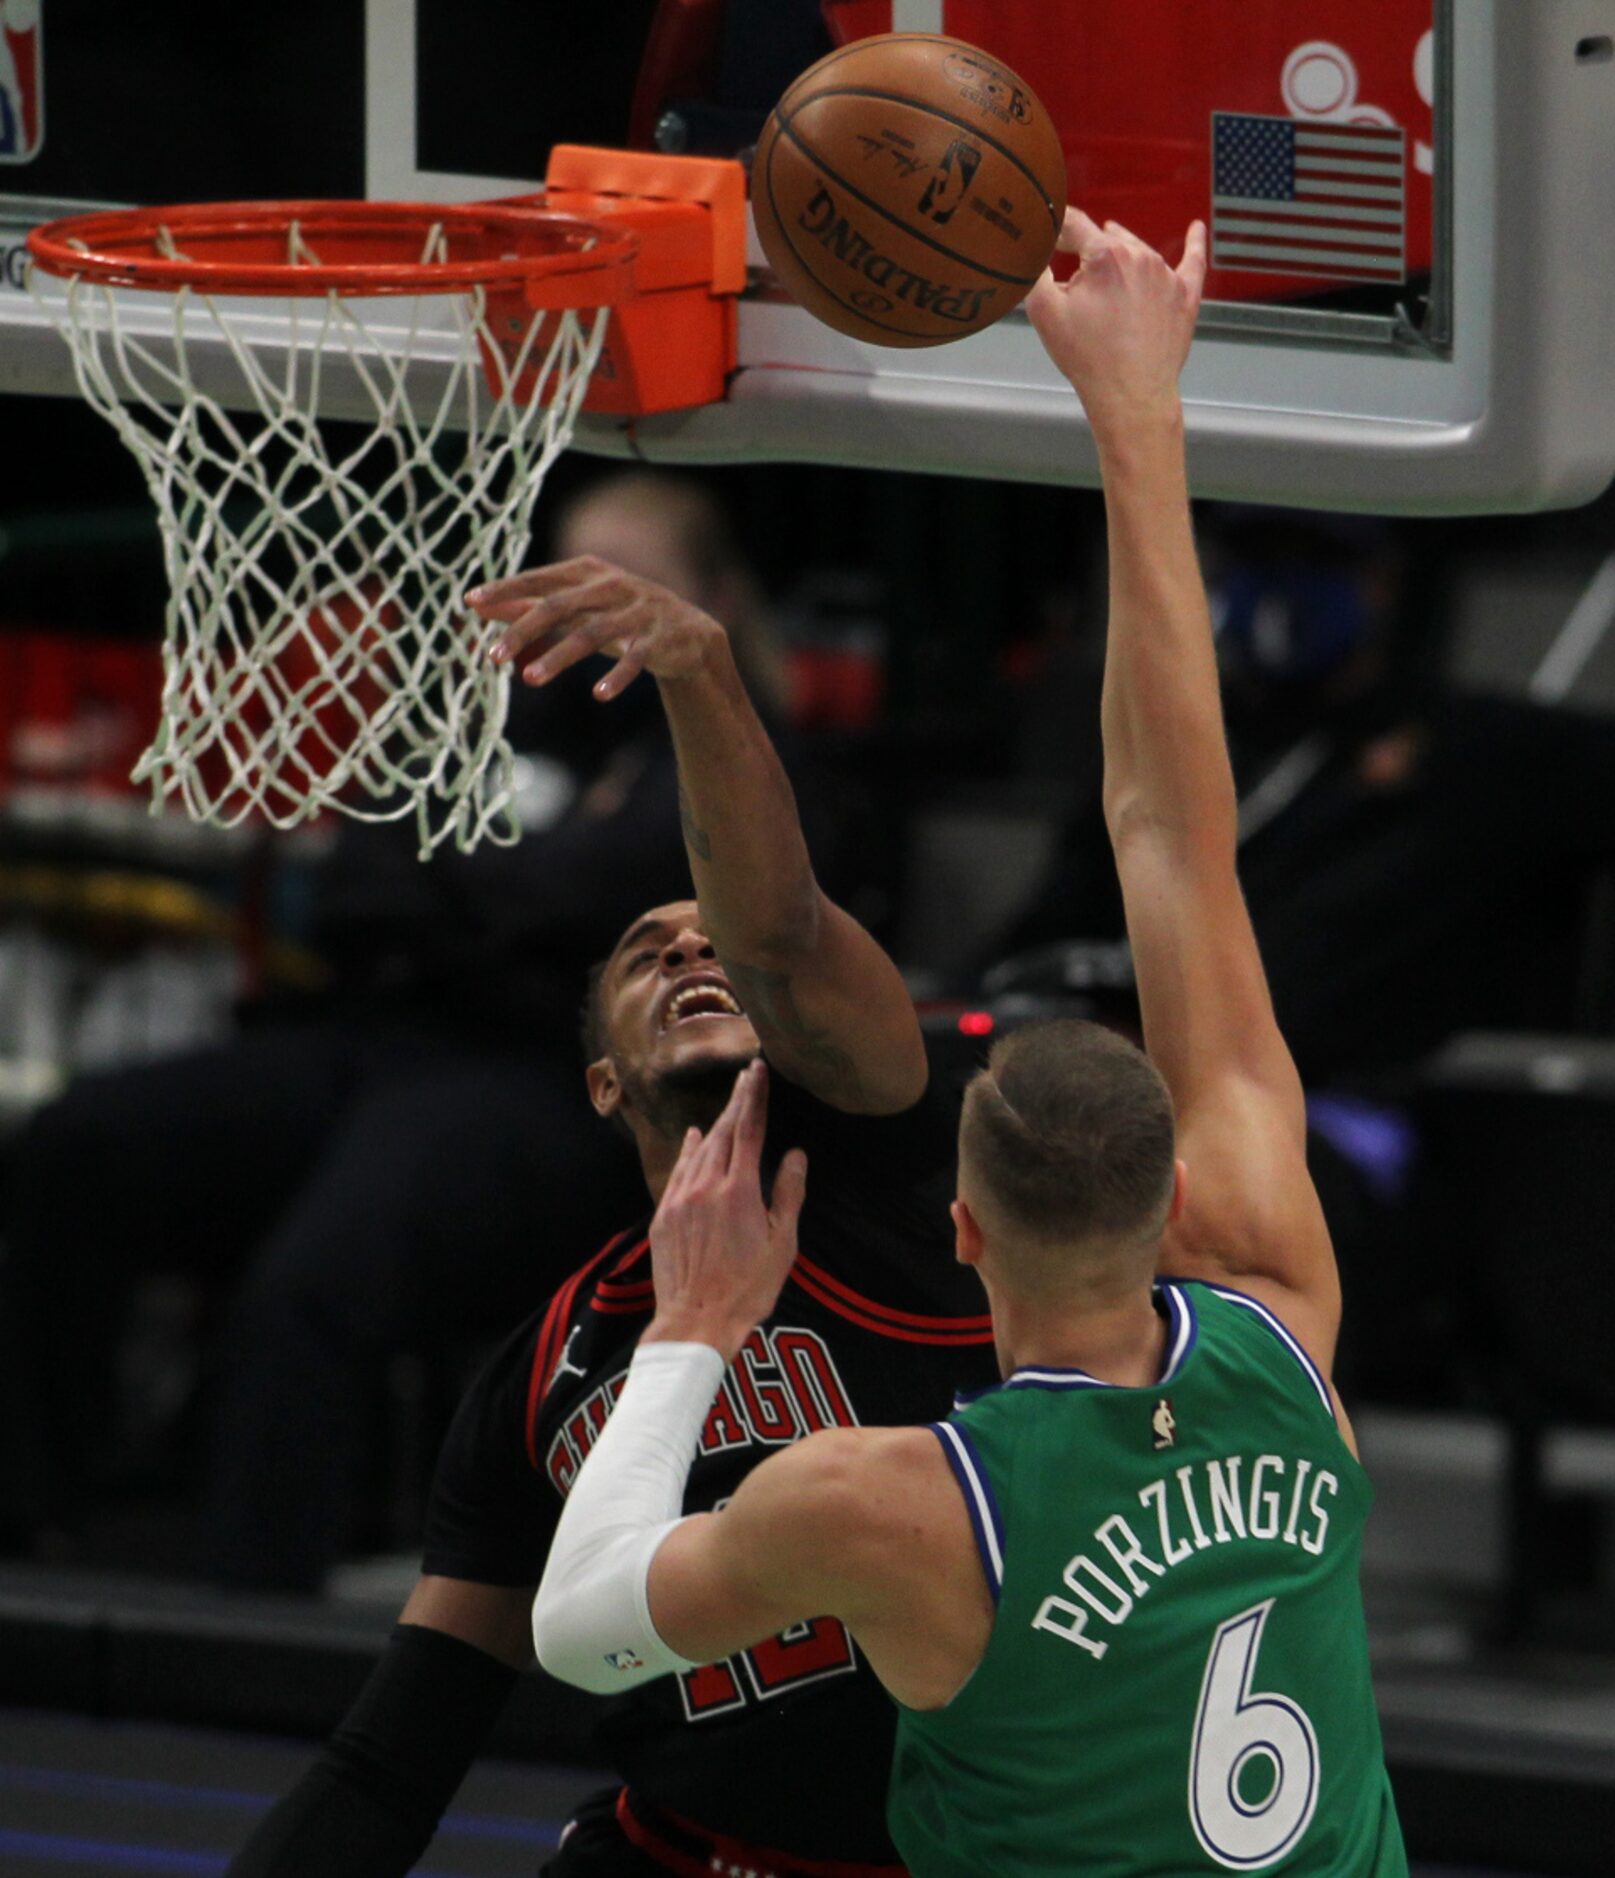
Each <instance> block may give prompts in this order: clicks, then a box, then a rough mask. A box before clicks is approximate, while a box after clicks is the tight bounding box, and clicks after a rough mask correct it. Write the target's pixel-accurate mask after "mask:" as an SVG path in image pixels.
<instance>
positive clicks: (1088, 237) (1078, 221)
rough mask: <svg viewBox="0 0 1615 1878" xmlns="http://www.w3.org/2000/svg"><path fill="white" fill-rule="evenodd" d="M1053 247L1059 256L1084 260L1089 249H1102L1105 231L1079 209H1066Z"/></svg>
mask: <svg viewBox="0 0 1615 1878" xmlns="http://www.w3.org/2000/svg"><path fill="white" fill-rule="evenodd" d="M1054 245H1055V248H1056V249H1057V250H1058V251H1059V252H1060V253H1061V254H1077V255H1081V256H1082V258H1083V259H1084V260H1086V259H1087V258H1088V251H1089V250H1090V249H1093V248H1098V249H1103V247H1104V245H1105V231H1104V230H1103V229H1102V228H1101V227H1100V226H1099V224H1098V223H1097V222H1096V221H1094V220H1093V218H1092V217H1091V216H1087V215H1084V214H1083V212H1082V210H1081V209H1078V208H1068V209H1067V210H1066V212H1065V220H1064V221H1063V222H1062V223H1061V225H1060V234H1059V238H1058V239H1057V240H1056V242H1055V244H1054Z"/></svg>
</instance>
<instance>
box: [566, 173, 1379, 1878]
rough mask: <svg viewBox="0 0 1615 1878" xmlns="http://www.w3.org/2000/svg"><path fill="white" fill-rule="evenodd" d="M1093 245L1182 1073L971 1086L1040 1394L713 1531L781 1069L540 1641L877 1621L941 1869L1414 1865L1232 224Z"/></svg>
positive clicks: (588, 1674) (1100, 411)
mask: <svg viewBox="0 0 1615 1878" xmlns="http://www.w3.org/2000/svg"><path fill="white" fill-rule="evenodd" d="M1064 241H1065V243H1066V245H1067V246H1068V247H1070V248H1074V249H1075V251H1076V253H1077V254H1078V256H1079V257H1080V267H1079V269H1078V272H1077V273H1076V275H1075V276H1074V278H1073V280H1072V281H1071V282H1070V284H1069V285H1068V286H1065V287H1061V286H1059V285H1057V284H1056V283H1055V282H1054V281H1053V279H1052V278H1051V277H1045V279H1044V280H1043V281H1042V282H1041V283H1040V284H1039V286H1038V287H1037V288H1036V289H1035V290H1034V292H1033V294H1032V296H1031V299H1030V300H1029V302H1028V306H1029V312H1030V315H1031V318H1032V321H1033V323H1034V325H1035V326H1036V328H1037V330H1038V332H1039V334H1040V336H1041V337H1042V339H1043V342H1044V344H1045V346H1046V348H1047V349H1048V351H1049V353H1050V355H1051V357H1052V358H1053V359H1054V360H1055V362H1056V364H1057V365H1059V366H1060V368H1061V369H1062V370H1063V371H1064V372H1065V373H1066V375H1067V376H1068V377H1069V379H1070V381H1071V383H1072V385H1073V386H1074V387H1075V389H1076V391H1077V392H1078V394H1079V396H1080V397H1081V398H1082V401H1083V406H1084V409H1085V410H1086V412H1087V415H1088V418H1089V421H1090V423H1091V425H1092V427H1093V432H1094V436H1095V439H1096V442H1097V444H1098V448H1099V455H1100V461H1101V466H1102V470H1103V475H1104V483H1105V493H1106V508H1107V516H1108V523H1109V541H1110V582H1111V614H1110V628H1109V647H1108V655H1107V665H1106V673H1105V684H1104V694H1103V706H1102V723H1103V734H1104V745H1105V807H1106V812H1107V819H1108V824H1109V828H1110V832H1111V840H1112V843H1113V846H1114V849H1115V854H1116V861H1117V866H1118V870H1119V873H1120V877H1121V882H1122V889H1123V895H1124V898H1125V902H1126V908H1127V919H1128V931H1129V936H1130V938H1131V941H1132V946H1133V952H1134V959H1135V963H1136V968H1137V976H1138V989H1139V997H1140V1002H1141V1005H1142V1012H1143V1023H1144V1033H1145V1040H1146V1043H1147V1046H1148V1048H1149V1051H1150V1054H1151V1056H1152V1057H1153V1059H1154V1066H1152V1064H1151V1062H1150V1061H1149V1060H1148V1059H1146V1057H1145V1056H1144V1055H1142V1054H1141V1053H1139V1052H1138V1051H1136V1050H1135V1049H1134V1048H1133V1047H1132V1046H1131V1045H1130V1044H1127V1043H1124V1042H1123V1041H1121V1040H1120V1039H1118V1038H1116V1037H1114V1036H1112V1035H1111V1034H1109V1033H1108V1032H1103V1031H1099V1030H1097V1029H1094V1028H1093V1027H1091V1026H1087V1025H1080V1024H1073V1023H1053V1024H1047V1025H1042V1026H1033V1027H1030V1028H1028V1029H1026V1030H1023V1031H1020V1032H1017V1033H1015V1034H1013V1035H1012V1036H1010V1037H1008V1038H1006V1039H1005V1040H1003V1041H1002V1042H1001V1043H1000V1044H999V1045H998V1047H997V1048H996V1049H995V1050H994V1052H993V1054H992V1057H991V1059H990V1061H989V1064H988V1067H987V1068H986V1069H985V1070H984V1071H982V1072H981V1073H980V1074H979V1075H978V1076H977V1078H976V1079H975V1080H974V1082H973V1083H972V1084H971V1086H970V1088H969V1090H968V1091H967V1095H966V1102H965V1109H964V1114H963V1118H962V1121H961V1127H960V1157H959V1184H958V1196H957V1199H956V1201H955V1203H954V1208H953V1213H954V1221H955V1232H956V1240H957V1252H958V1257H959V1259H960V1260H961V1262H962V1263H963V1264H964V1265H966V1266H968V1267H971V1268H973V1269H974V1270H975V1271H976V1272H977V1273H978V1274H979V1275H980V1277H981V1280H982V1282H983V1285H984V1287H985V1289H986V1292H987V1296H988V1298H989V1300H990V1302H991V1306H992V1317H993V1326H994V1334H995V1339H996V1344H997V1353H998V1360H999V1364H1000V1368H1001V1371H1002V1375H1003V1381H1002V1383H1001V1384H1000V1385H999V1386H998V1387H996V1388H993V1389H989V1390H987V1391H985V1392H982V1393H981V1394H979V1395H977V1396H976V1397H974V1398H973V1399H968V1400H967V1401H966V1402H965V1403H964V1404H963V1405H961V1406H960V1407H958V1408H957V1409H956V1411H955V1413H954V1415H953V1416H952V1417H951V1418H950V1419H949V1420H948V1421H947V1422H945V1423H941V1424H935V1425H933V1426H931V1427H929V1428H914V1429H905V1430H890V1429H886V1430H875V1429H843V1430H837V1431H830V1432H826V1433H822V1434H819V1435H816V1436H814V1437H813V1438H812V1439H811V1440H808V1441H805V1442H803V1443H801V1444H800V1445H798V1446H795V1447H793V1448H790V1449H787V1450H785V1451H784V1452H782V1453H781V1454H780V1455H777V1456H775V1457H772V1458H770V1459H769V1460H768V1461H766V1462H765V1463H764V1464H763V1465H762V1466H761V1467H759V1468H757V1469H756V1470H755V1471H754V1472H753V1473H752V1474H750V1475H749V1476H748V1478H747V1480H746V1482H745V1484H744V1485H743V1486H742V1487H741V1489H740V1491H739V1493H738V1494H736V1496H735V1498H734V1500H733V1502H732V1503H731V1504H730V1505H729V1506H728V1507H727V1508H726V1509H723V1510H721V1511H719V1512H716V1513H696V1514H688V1513H685V1515H684V1516H683V1517H680V1514H681V1510H682V1509H683V1508H684V1505H685V1502H684V1499H683V1492H684V1471H685V1467H686V1464H687V1462H688V1457H689V1455H690V1452H691V1450H692V1449H693V1448H694V1447H695V1445H696V1442H697V1439H698V1438H699V1436H700V1432H701V1430H702V1428H703V1425H704V1423H705V1422H706V1420H707V1418H708V1416H709V1413H710V1404H711V1403H712V1401H713V1397H714V1391H715V1390H719V1389H720V1388H721V1387H722V1386H724V1379H725V1376H726V1374H727V1373H728V1369H729V1366H730V1365H731V1364H732V1363H734V1361H735V1360H736V1356H737V1352H739V1351H740V1350H742V1349H743V1348H744V1346H745V1342H746V1339H747V1338H748V1337H749V1336H750V1335H751V1334H752V1325H753V1324H754V1323H755V1322H756V1321H757V1320H758V1319H760V1318H761V1319H765V1320H766V1317H767V1313H768V1312H769V1310H770V1308H771V1305H772V1300H773V1298H774V1295H775V1291H776V1288H777V1287H778V1285H779V1284H780V1282H781V1281H782V1280H787V1279H788V1277H789V1274H790V1273H791V1272H792V1269H793V1260H795V1259H796V1258H797V1256H798V1255H797V1251H796V1243H795V1230H794V1228H795V1217H796V1212H797V1209H798V1207H799V1205H800V1203H801V1195H802V1188H803V1180H804V1173H803V1169H802V1166H801V1164H800V1163H799V1162H798V1161H796V1160H794V1159H793V1160H788V1161H787V1162H786V1164H785V1166H784V1168H783V1169H782V1170H781V1171H780V1172H779V1174H778V1176H777V1178H775V1180H774V1182H773V1188H772V1203H771V1206H768V1205H765V1202H764V1200H763V1197H762V1192H761V1191H760V1188H759V1181H758V1175H757V1169H758V1163H759V1156H760V1153H761V1150H762V1146H763V1143H764V1140H765V1130H764V1111H763V1093H764V1092H763V1084H764V1080H765V1074H766V1072H765V1071H764V1070H763V1069H762V1068H761V1066H760V1065H752V1066H750V1067H749V1068H748V1069H747V1070H746V1071H745V1072H744V1073H743V1075H742V1076H741V1078H740V1080H739V1082H738V1084H737V1086H736V1091H735V1095H734V1097H733V1098H732V1099H731V1101H730V1103H729V1105H728V1106H727V1108H726V1109H725V1112H724V1114H723V1116H722V1118H721V1119H720V1121H719V1123H718V1125H717V1126H716V1127H715V1128H714V1129H713V1130H712V1131H711V1133H710V1134H709V1135H707V1136H706V1138H705V1139H702V1138H701V1137H700V1136H699V1134H698V1133H697V1132H695V1131H693V1130H692V1132H691V1134H690V1135H689V1136H688V1137H687V1139H686V1141H685V1144H684V1148H683V1152H682V1154H681V1157H680V1159H679V1162H678V1165H677V1166H676V1168H675V1169H674V1172H673V1175H672V1178H671V1179H670V1181H669V1182H668V1184H667V1187H666V1189H665V1191H664V1193H663V1196H662V1201H661V1205H660V1207H659V1209H658V1212H657V1216H656V1220H655V1223H654V1225H653V1227H652V1247H653V1269H654V1280H655V1290H656V1296H657V1306H656V1314H655V1316H654V1318H653V1319H652V1322H651V1324H650V1325H649V1326H648V1327H647V1329H646V1331H645V1333H644V1335H643V1337H642V1338H641V1341H640V1347H639V1350H638V1352H636V1355H635V1358H634V1361H633V1364H632V1366H631V1368H630V1371H629V1376H628V1380H627V1383H626V1386H625V1388H624V1391H623V1393H622V1395H621V1398H620V1399H619V1401H618V1402H617V1405H616V1408H615V1412H614V1414H613V1416H612V1419H611V1421H610V1423H609V1424H608V1426H607V1428H606V1430H605V1432H604V1433H603V1435H602V1436H601V1437H600V1439H599V1440H598V1442H597V1443H596V1444H595V1448H594V1452H593V1454H592V1455H591V1457H590V1459H589V1460H588V1462H587V1463H586V1464H585V1466H584V1467H583V1469H582V1471H581V1473H580V1475H579V1476H578V1478H577V1479H576V1480H575V1481H574V1482H573V1484H572V1490H571V1493H570V1496H569V1498H568V1502H567V1507H566V1511H565V1512H564V1514H563V1515H562V1518H561V1522H560V1526H559V1529H558V1531H557V1534H556V1537H555V1541H554V1543H553V1545H552V1547H551V1551H550V1558H549V1564H548V1567H547V1569H546V1573H545V1578H544V1582H543V1586H542V1588H541V1589H540V1592H539V1596H538V1599H537V1602H536V1604H535V1607H534V1634H535V1638H536V1640H537V1644H538V1650H539V1656H540V1659H541V1661H543V1662H544V1664H545V1665H546V1667H548V1668H550V1669H551V1670H552V1671H554V1672H555V1673H556V1674H560V1675H564V1676H566V1677H567V1678H568V1679H569V1680H572V1681H576V1682H578V1683H579V1684H581V1685H582V1686H584V1687H587V1688H593V1689H611V1688H620V1687H624V1686H630V1685H638V1684H640V1683H643V1682H645V1681H647V1679H650V1678H654V1677H656V1676H659V1675H665V1674H667V1673H668V1672H670V1671H671V1672H674V1673H678V1674H681V1675H683V1676H686V1677H687V1676H689V1675H690V1674H691V1673H692V1665H694V1664H698V1663H707V1662H711V1661H714V1660H717V1659H723V1658H726V1657H729V1656H730V1655H731V1653H732V1652H734V1651H736V1650H739V1649H742V1648H744V1647H745V1646H746V1645H747V1644H748V1643H750V1642H751V1641H752V1640H753V1639H755V1638H757V1637H759V1636H763V1635H767V1634H768V1633H770V1632H777V1631H779V1630H780V1629H781V1628H782V1627H783V1626H786V1625H789V1624H792V1623H793V1622H800V1621H802V1620H804V1619H808V1618H814V1619H816V1620H817V1621H819V1622H821V1623H822V1622H823V1621H824V1618H825V1615H826V1614H829V1615H832V1616H834V1617H835V1618H837V1619H838V1620H840V1621H841V1622H843V1623H844V1624H846V1626H847V1627H848V1630H849V1631H850V1633H851V1636H852V1638H853V1642H854V1646H855V1647H856V1648H857V1649H858V1650H859V1651H861V1652H862V1653H863V1654H864V1655H865V1656H867V1657H868V1659H869V1661H870V1663H871V1664H872V1665H873V1667H874V1669H875V1672H876V1674H877V1675H878V1676H879V1677H880V1679H881V1681H882V1682H883V1683H884V1684H885V1686H886V1688H887V1689H888V1690H889V1691H890V1693H891V1694H892V1695H893V1696H894V1697H895V1698H896V1701H897V1704H898V1705H899V1712H898V1724H897V1747H896V1754H895V1759H894V1763H893V1770H892V1784H891V1797H890V1823H891V1827H892V1834H893V1838H894V1840H895V1842H896V1844H897V1847H898V1849H899V1851H900V1852H901V1854H902V1855H903V1857H904V1859H905V1861H906V1863H907V1865H908V1867H909V1869H910V1870H911V1871H912V1872H913V1873H914V1874H916V1878H980V1875H981V1874H983V1873H989V1872H990V1873H994V1874H1051V1875H1052V1874H1069V1873H1072V1872H1079V1871H1093V1872H1096V1873H1098V1872H1103V1873H1106V1874H1109V1875H1110V1878H1123V1875H1125V1874H1128V1873H1138V1874H1146V1873H1165V1872H1171V1873H1175V1874H1187V1873H1190V1872H1208V1873H1209V1872H1216V1871H1220V1870H1227V1869H1238V1870H1243V1871H1261V1870H1265V1869H1267V1868H1268V1867H1271V1866H1277V1865H1280V1864H1282V1866H1283V1869H1284V1870H1285V1872H1287V1873H1318V1874H1323V1873H1327V1874H1330V1875H1331V1878H1405V1874H1406V1872H1407V1864H1406V1859H1405V1855H1404V1853H1403V1850H1402V1845H1401V1838H1400V1833H1399V1830H1398V1826H1397V1821H1396V1816H1395V1812H1394V1809H1393V1807H1392V1804H1391V1798H1390V1791H1389V1786H1388V1783H1387V1781H1386V1776H1385V1769H1384V1763H1383V1757H1382V1752H1381V1747H1380V1737H1379V1726H1378V1721H1377V1718H1376V1716H1375V1712H1374V1705H1373V1698H1372V1693H1371V1690H1370V1685H1369V1672H1368V1653H1367V1645H1366V1640H1365V1636H1364V1625H1363V1617H1362V1605H1361V1597H1360V1593H1359V1591H1358V1585H1357V1565H1358V1553H1359V1543H1360V1539H1361V1534H1362V1528H1363V1522H1364V1518H1365V1515H1366V1513H1367V1508H1368V1499H1369V1494H1368V1488H1367V1485H1366V1482H1365V1480H1364V1477H1363V1474H1362V1470H1361V1468H1360V1467H1359V1465H1358V1463H1357V1460H1356V1457H1355V1452H1354V1447H1353V1441H1352V1435H1351V1430H1350V1427H1349V1424H1348V1423H1347V1422H1346V1420H1345V1418H1344V1416H1343V1414H1342V1413H1341V1411H1340V1407H1339V1404H1338V1402H1337V1401H1336V1399H1335V1396H1334V1391H1333V1389H1332V1387H1331V1385H1330V1383H1329V1381H1328V1375H1329V1370H1330V1365H1331V1361H1332V1358H1333V1355H1334V1346H1335V1337H1336V1331H1337V1327H1338V1322H1339V1315H1340V1295H1339V1287H1338V1283H1337V1279H1336V1272H1335V1266H1334V1260H1333V1256H1332V1253H1331V1250H1330V1245H1329V1239H1328V1234H1327V1231H1326V1229H1325V1227H1324V1224H1323V1220H1322V1216H1321V1214H1320V1212H1319V1208H1318V1203H1317V1198H1316V1195H1315V1194H1314V1192H1313V1189H1312V1185H1311V1182H1310V1180H1309V1178H1308V1175H1307V1171H1306V1163H1305V1157H1304V1132H1305V1122H1304V1116H1303V1111H1302V1100H1301V1091H1300V1085H1299V1082H1298V1080H1297V1078H1296V1074H1295V1070H1294V1066H1293V1065H1292V1063H1291V1060H1290V1057H1289V1053H1288V1051H1287V1050H1286V1048H1285V1045H1284V1042H1283V1039H1282V1037H1281V1036H1280V1035H1279V1032H1278V1030H1277V1027H1276V1026H1275V1024H1274V1021H1273V1016H1272V1008H1271V1005H1270V1003H1269V1000H1268V996H1267V990H1266V986H1265V983H1264V979H1263V974H1262V967H1261V961H1260V958H1259V957H1258V954H1257V951H1256V946H1255V942H1254V940H1253V939H1252V936H1251V930H1250V923H1249V920H1248V918H1247V916H1246V913H1245V909H1244V905H1243V902H1242V900H1241V897H1240V892H1239V885H1238V881H1237V879H1236V877H1235V870H1234V851H1235V799H1234V791H1233V785H1232V779H1231V776H1230V772H1229V767H1228V760H1227V755H1226V751H1225V747H1224V743H1223V736H1222V724H1221V715H1220V707H1219V699H1218V690H1217V677H1216V667H1215V663H1214V660H1213V655H1212V643H1211V630H1210V623H1209V618H1208V614H1207V609H1206V605H1205V596H1204V591H1203V588H1202V586H1201V582H1200V577H1199V570H1198V568H1197V566H1196V562H1195V557H1194V550H1193V545H1192V537H1191V533H1190V521H1189V504H1188V500H1187V484H1186V474H1185V462H1184V445H1183V420H1182V411H1181V406H1180V403H1179V398H1178V385H1177V381H1178V375H1179V372H1180V370H1181V367H1182V364H1183V361H1184V358H1185V356H1186V354H1187V351H1188V347H1189V341H1190V337H1191V334H1192V332H1193V327H1194V320H1195V314H1196V309H1197V307H1198V303H1199V298H1200V288H1201V283H1202V281H1203V278H1204V272H1205V231H1204V228H1203V226H1201V225H1200V224H1198V223H1197V224H1196V225H1195V226H1194V228H1193V229H1192V230H1191V231H1190V236H1189V240H1188V244H1187V248H1186V252H1185V256H1184V259H1183V262H1182V264H1181V265H1180V266H1179V267H1178V268H1177V269H1176V270H1173V269H1171V268H1169V267H1168V266H1167V265H1166V263H1165V262H1164V261H1163V260H1162V259H1161V258H1160V257H1159V256H1158V255H1157V254H1155V253H1154V252H1153V251H1152V250H1151V249H1149V248H1147V247H1146V246H1145V245H1144V244H1143V243H1142V242H1140V241H1138V240H1137V239H1136V238H1135V237H1133V236H1132V235H1130V234H1129V233H1127V231H1125V230H1124V229H1122V228H1120V227H1119V226H1117V225H1116V224H1114V223H1110V224H1107V225H1106V226H1105V227H1104V228H1103V229H1101V228H1099V227H1097V226H1096V225H1095V224H1094V223H1092V222H1091V221H1089V220H1088V219H1087V218H1086V217H1084V216H1082V215H1081V214H1079V213H1077V212H1076V211H1074V210H1073V211H1071V213H1070V214H1069V216H1068V218H1067V223H1066V229H1065V235H1064ZM1174 1113H1175V1117H1176V1133H1175V1135H1174ZM805 1145H807V1173H806V1180H807V1183H808V1188H809V1191H811V1188H812V1182H813V1181H814V1180H815V1179H816V1178H817V1169H816V1167H815V1166H814V1164H813V1153H812V1147H811V1144H805ZM1178 1152H1181V1155H1182V1159H1181V1160H1177V1159H1175V1155H1176V1154H1177V1153H1178ZM768 1171H772V1170H767V1169H765V1172H768ZM1158 1274H1159V1279H1158Z"/></svg>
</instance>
